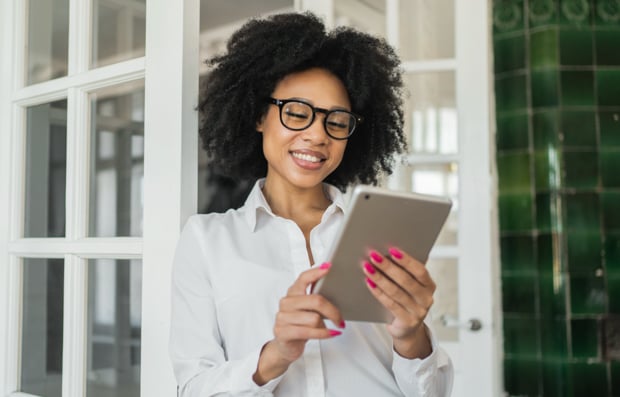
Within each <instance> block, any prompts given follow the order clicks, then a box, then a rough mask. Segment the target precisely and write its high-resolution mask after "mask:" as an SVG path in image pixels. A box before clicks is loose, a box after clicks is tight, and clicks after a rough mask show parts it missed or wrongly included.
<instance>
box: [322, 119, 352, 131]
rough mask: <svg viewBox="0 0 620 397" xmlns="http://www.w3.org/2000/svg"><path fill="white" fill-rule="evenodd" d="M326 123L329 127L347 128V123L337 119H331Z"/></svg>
mask: <svg viewBox="0 0 620 397" xmlns="http://www.w3.org/2000/svg"><path fill="white" fill-rule="evenodd" d="M327 125H328V126H329V127H331V128H338V129H342V130H344V129H346V128H349V125H348V124H346V123H339V122H337V121H331V120H330V121H328V122H327Z"/></svg>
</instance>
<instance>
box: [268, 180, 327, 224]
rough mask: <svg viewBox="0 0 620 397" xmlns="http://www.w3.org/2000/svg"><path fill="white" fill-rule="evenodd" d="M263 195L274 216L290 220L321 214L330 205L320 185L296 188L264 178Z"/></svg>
mask: <svg viewBox="0 0 620 397" xmlns="http://www.w3.org/2000/svg"><path fill="white" fill-rule="evenodd" d="M263 195H264V196H265V199H266V200H267V202H268V203H269V206H270V207H271V210H272V211H273V213H274V214H276V215H278V216H281V217H283V218H287V219H292V220H296V219H299V217H300V216H301V217H304V215H305V216H307V215H308V213H309V212H316V211H320V212H323V211H325V209H326V208H327V207H328V206H329V205H330V204H331V200H330V199H329V198H328V197H327V195H326V193H325V191H324V190H323V185H322V184H319V185H317V186H313V187H311V188H298V187H294V186H291V185H284V184H281V183H277V182H274V181H273V180H272V179H270V178H266V179H265V185H264V186H263Z"/></svg>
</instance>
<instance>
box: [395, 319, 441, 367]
mask: <svg viewBox="0 0 620 397" xmlns="http://www.w3.org/2000/svg"><path fill="white" fill-rule="evenodd" d="M393 343H394V351H396V353H398V354H399V355H400V356H401V357H403V358H406V359H410V360H411V359H414V358H419V359H424V358H426V357H428V356H429V355H430V354H431V353H432V352H433V347H432V345H431V340H430V338H429V336H428V334H427V332H426V326H425V325H424V324H421V325H420V327H418V329H417V330H415V331H414V332H412V333H411V335H407V336H404V337H402V338H393Z"/></svg>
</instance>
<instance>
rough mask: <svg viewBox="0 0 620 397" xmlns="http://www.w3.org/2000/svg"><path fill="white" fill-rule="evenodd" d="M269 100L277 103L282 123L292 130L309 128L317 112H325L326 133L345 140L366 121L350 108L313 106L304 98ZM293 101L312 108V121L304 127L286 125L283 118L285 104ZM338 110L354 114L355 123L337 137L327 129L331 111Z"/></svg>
mask: <svg viewBox="0 0 620 397" xmlns="http://www.w3.org/2000/svg"><path fill="white" fill-rule="evenodd" d="M267 101H268V102H269V104H271V105H276V106H277V107H278V114H279V116H280V123H281V124H282V125H283V126H284V127H286V128H288V129H289V130H291V131H303V130H305V129H307V128H309V127H310V126H311V125H312V124H314V120H315V119H316V113H317V112H319V113H323V114H324V115H325V117H323V129H324V130H325V133H326V134H327V135H328V136H329V137H330V138H332V139H336V140H339V141H343V140H345V139H349V138H350V137H351V135H353V132H354V131H355V129H356V128H357V126H358V124H361V123H362V122H363V121H364V118H363V117H362V116H360V115H358V114H355V113H353V112H350V111H348V110H345V109H332V110H329V109H325V108H319V107H316V106H313V105H312V104H310V103H308V102H306V101H304V100H302V99H295V98H290V99H276V98H273V97H269V98H267ZM291 102H298V103H303V104H304V105H307V106H308V107H310V109H311V110H312V118H311V119H310V122H309V123H308V125H307V126H305V127H303V128H291V127H289V126H288V125H286V124H285V123H284V120H282V108H283V107H284V105H286V104H287V103H291ZM336 112H343V113H348V114H349V115H351V116H353V120H354V122H355V124H354V125H353V128H351V130H350V131H349V134H348V135H347V136H346V137H342V138H340V137H336V136H333V135H332V134H330V133H329V130H328V129H327V118H328V117H329V115H330V114H331V113H336Z"/></svg>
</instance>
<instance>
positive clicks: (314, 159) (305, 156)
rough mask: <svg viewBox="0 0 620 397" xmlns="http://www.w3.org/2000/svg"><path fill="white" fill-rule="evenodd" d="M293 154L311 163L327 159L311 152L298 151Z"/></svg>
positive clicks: (292, 153)
mask: <svg viewBox="0 0 620 397" xmlns="http://www.w3.org/2000/svg"><path fill="white" fill-rule="evenodd" d="M291 155H292V156H293V157H295V158H298V159H300V160H304V161H309V162H311V163H320V162H321V161H325V159H320V158H318V157H315V156H312V155H311V154H306V153H297V152H291Z"/></svg>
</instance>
